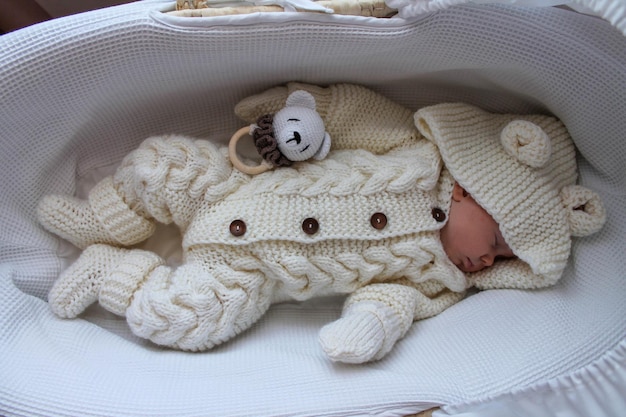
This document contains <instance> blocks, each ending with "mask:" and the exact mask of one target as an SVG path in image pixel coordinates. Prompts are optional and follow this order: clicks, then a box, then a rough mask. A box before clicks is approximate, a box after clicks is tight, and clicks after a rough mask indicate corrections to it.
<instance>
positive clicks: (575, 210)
mask: <svg viewBox="0 0 626 417" xmlns="http://www.w3.org/2000/svg"><path fill="white" fill-rule="evenodd" d="M561 201H563V205H564V206H565V208H566V210H567V213H568V222H569V227H570V232H571V234H572V236H587V235H590V234H592V233H595V232H597V231H598V230H600V229H601V228H602V226H603V225H604V222H605V220H606V212H605V210H604V206H603V205H602V200H600V196H598V194H596V193H595V192H593V191H591V190H590V189H588V188H585V187H583V186H580V185H569V186H566V187H563V189H562V190H561Z"/></svg>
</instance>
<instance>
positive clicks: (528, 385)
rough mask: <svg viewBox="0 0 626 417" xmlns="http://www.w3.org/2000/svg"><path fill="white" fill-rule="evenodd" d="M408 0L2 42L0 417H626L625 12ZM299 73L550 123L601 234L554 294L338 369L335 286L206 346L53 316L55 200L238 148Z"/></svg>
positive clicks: (63, 31) (449, 324) (427, 329)
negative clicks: (164, 158)
mask: <svg viewBox="0 0 626 417" xmlns="http://www.w3.org/2000/svg"><path fill="white" fill-rule="evenodd" d="M390 3H391V1H390ZM448 3H455V2H454V1H450V2H448ZM395 4H397V5H398V8H399V9H400V14H399V15H398V16H396V17H394V18H390V19H377V18H370V17H360V16H345V15H334V14H323V13H288V12H285V13H264V14H259V13H253V14H245V15H238V16H221V17H180V16H173V15H171V14H166V13H165V12H166V11H169V10H173V8H174V3H173V2H172V1H160V0H154V1H141V2H137V3H131V4H127V5H124V6H119V7H114V8H109V9H104V10H99V11H93V12H88V13H85V14H81V15H76V16H70V17H67V18H62V19H58V20H53V21H49V22H46V23H43V24H39V25H35V26H32V27H29V28H26V29H22V30H19V31H17V32H13V33H10V34H7V35H4V36H2V37H0V106H1V111H0V140H1V141H2V142H1V143H2V152H1V154H0V170H1V172H2V177H3V178H4V180H3V185H2V199H0V225H1V226H0V227H1V231H2V234H1V238H0V414H1V415H4V416H46V417H49V416H116V417H120V416H357V415H366V416H404V415H407V414H411V413H416V412H419V411H421V410H425V409H428V408H431V407H439V410H438V411H436V412H435V413H434V415H435V416H444V415H445V416H457V417H461V416H463V417H478V416H480V417H491V416H499V417H507V416H533V417H541V416H557V415H558V416H581V417H582V416H585V417H590V416H607V417H609V416H611V417H612V416H620V415H621V416H624V415H626V399H625V394H624V393H625V392H626V338H625V335H626V221H624V218H623V217H624V216H626V164H625V162H626V133H625V132H626V37H625V36H624V32H626V4H625V3H624V1H623V0H614V1H600V0H598V1H593V0H592V1H589V2H588V4H587V5H588V6H589V8H590V9H593V10H595V11H596V12H598V13H599V14H600V15H601V16H602V17H604V19H603V18H602V17H598V16H591V15H588V14H581V13H579V12H574V11H571V10H569V9H563V8H555V7H541V8H540V7H521V6H517V5H514V6H511V5H509V6H506V5H494V4H490V5H485V4H461V5H456V6H451V7H449V8H444V9H441V10H438V11H432V12H426V13H421V14H420V13H418V12H419V10H417V8H415V7H414V6H415V4H417V3H416V1H415V0H406V1H399V0H398V1H397V3H395ZM609 21H610V22H611V23H609ZM293 80H297V81H304V82H309V83H314V84H328V83H334V82H351V83H358V84H363V85H366V86H369V87H371V88H373V89H374V90H376V91H378V92H381V93H383V94H385V95H386V96H388V97H389V98H391V99H393V100H395V101H398V102H400V103H402V104H403V105H405V106H408V107H410V108H412V109H417V108H419V107H421V106H424V105H428V104H434V103H438V102H442V101H451V100H455V101H466V102H469V103H473V104H476V105H479V106H481V107H483V108H485V109H486V110H489V111H494V112H517V113H530V112H542V113H552V114H554V115H556V116H557V117H559V118H560V119H562V120H563V122H564V123H565V124H566V125H567V127H568V128H569V130H570V132H571V134H572V136H573V138H574V140H575V142H576V145H577V147H578V149H579V151H580V156H581V158H580V170H581V178H580V182H581V183H583V184H585V185H587V186H589V187H591V188H593V189H595V190H596V191H598V193H599V194H600V195H601V196H602V198H603V199H604V202H605V205H606V208H607V212H608V220H607V224H606V226H605V227H604V229H603V230H602V231H601V232H600V233H598V234H596V235H593V236H591V237H587V238H583V239H580V240H575V243H574V247H573V254H572V258H571V261H570V263H569V266H568V267H567V269H566V273H565V275H564V277H563V278H562V279H561V281H560V282H559V283H558V285H556V286H555V287H552V288H549V289H546V290H542V291H513V290H495V291H485V292H481V293H478V294H475V295H472V296H470V297H469V298H467V299H466V300H464V301H462V302H461V303H459V304H457V305H455V306H453V307H452V308H450V309H449V310H447V311H445V312H444V313H443V314H441V315H439V316H437V317H434V318H432V319H428V320H424V321H420V322H417V323H415V324H414V325H413V327H412V328H411V330H410V331H409V333H408V335H407V336H406V338H405V339H403V340H402V341H400V342H399V343H398V344H397V346H396V348H395V349H394V350H393V351H392V352H391V353H390V354H389V355H388V356H387V357H386V358H385V359H383V360H381V361H379V362H374V363H370V364H365V365H358V366H348V365H341V364H334V363H331V362H330V361H329V360H327V359H326V358H325V356H324V354H323V352H322V351H321V348H320V347H319V345H318V342H317V333H318V331H319V329H320V328H321V327H322V326H323V325H324V324H325V323H327V322H329V321H331V320H333V319H335V318H336V317H337V316H338V314H339V313H340V309H341V303H342V301H343V300H342V299H341V298H340V297H331V298H321V299H315V300H311V301H308V302H303V303H284V304H278V305H275V306H273V307H272V308H271V309H270V311H269V313H268V314H267V315H266V316H265V317H264V318H263V319H262V320H261V321H260V322H259V323H257V324H256V325H255V326H254V327H253V328H252V329H250V330H249V331H247V332H245V333H244V334H242V335H241V336H239V337H237V338H236V339H234V340H232V341H230V342H228V343H226V344H224V345H223V346H221V347H219V348H217V349H215V350H212V351H209V352H205V353H195V354H194V353H184V352H177V351H172V350H167V349H161V348H158V347H156V346H155V345H152V344H150V343H148V342H145V341H140V340H138V339H136V338H135V337H134V336H133V335H132V334H131V333H130V332H129V330H128V329H127V326H126V322H125V321H124V319H121V318H118V317H115V316H113V315H111V314H109V313H106V312H104V310H102V309H100V308H98V307H92V308H90V309H89V310H88V311H87V312H86V314H85V315H83V316H81V318H80V319H75V320H62V319H59V318H57V317H55V316H54V315H53V314H52V313H51V312H50V310H49V308H48V305H47V303H46V296H47V292H48V290H49V289H50V287H51V285H52V283H53V282H54V280H55V278H56V277H57V276H58V274H59V272H60V271H61V270H63V268H65V267H67V265H68V264H69V262H71V261H72V260H73V259H75V258H76V256H77V255H78V251H77V249H75V248H74V247H72V246H71V245H70V244H68V243H66V242H64V241H61V240H59V239H57V238H56V237H54V236H52V235H51V234H49V233H47V232H45V231H44V230H43V229H42V228H40V227H39V226H38V224H37V222H36V220H35V206H36V203H37V202H38V200H39V199H40V198H41V197H42V196H43V195H45V194H49V193H63V194H78V195H82V196H84V193H85V192H86V190H88V189H89V187H90V186H91V185H93V184H94V183H95V182H96V181H97V180H99V179H100V178H102V177H103V176H104V175H106V174H107V173H109V172H111V171H112V170H113V169H114V168H115V165H116V163H118V162H119V161H120V160H121V158H122V157H123V156H124V155H125V154H126V153H128V152H129V151H130V150H132V149H133V148H135V147H136V146H137V145H138V144H139V143H140V142H141V141H142V140H143V139H144V138H146V137H148V136H150V135H153V134H163V133H172V132H175V133H181V134H187V135H193V136H198V137H205V138H208V139H210V140H214V141H222V142H225V141H226V140H228V138H230V136H231V135H232V134H233V133H234V132H235V131H236V130H237V129H238V128H239V127H241V126H242V122H241V121H239V120H237V118H236V117H235V115H234V113H233V108H234V105H235V103H237V102H238V101H239V100H241V99H242V98H244V97H246V96H249V95H252V94H256V93H259V92H261V91H263V90H265V89H267V88H269V87H272V86H275V85H279V84H283V83H285V82H288V81H293ZM177 239H178V236H177V233H176V231H175V230H173V229H168V228H164V229H162V230H160V231H159V232H158V233H157V235H156V236H155V237H153V238H152V239H151V241H149V242H148V243H147V244H146V245H148V246H150V245H152V246H153V247H155V248H159V250H160V251H161V253H162V254H163V255H164V256H166V257H168V259H169V260H170V261H171V262H172V263H176V262H177V261H178V258H177V257H178V256H179V249H178V245H179V243H178V240H177Z"/></svg>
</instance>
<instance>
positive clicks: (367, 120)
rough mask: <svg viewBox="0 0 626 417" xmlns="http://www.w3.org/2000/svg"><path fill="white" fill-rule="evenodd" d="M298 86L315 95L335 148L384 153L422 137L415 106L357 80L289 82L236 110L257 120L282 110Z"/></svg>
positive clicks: (250, 100)
mask: <svg viewBox="0 0 626 417" xmlns="http://www.w3.org/2000/svg"><path fill="white" fill-rule="evenodd" d="M295 90H306V91H308V92H309V93H311V94H312V95H313V97H315V102H316V106H317V108H316V110H317V112H318V113H319V114H320V116H321V117H322V119H323V120H324V124H325V127H326V131H327V132H328V133H329V134H330V137H331V139H332V147H333V149H366V150H369V151H370V152H373V153H377V154H383V153H386V152H388V151H389V150H391V149H394V148H397V147H400V146H404V145H407V144H410V143H412V142H415V141H416V140H421V139H422V136H421V135H420V133H419V132H418V131H417V129H416V127H415V124H414V121H413V112H412V111H411V110H409V109H407V108H405V107H402V106H400V105H399V104H397V103H394V102H393V101H391V100H389V99H387V98H386V97H384V96H382V95H380V94H378V93H376V92H374V91H372V90H369V89H367V88H365V87H362V86H358V85H353V84H334V85H331V86H329V87H318V86H314V85H310V84H303V83H289V84H287V85H286V86H283V87H275V88H272V89H270V90H267V91H265V92H263V93H261V94H258V95H255V96H252V97H248V98H246V99H244V100H242V101H241V102H240V103H239V104H237V106H236V107H235V113H236V114H237V115H238V116H239V117H240V118H241V119H243V120H244V121H246V122H247V123H255V122H256V120H257V119H258V118H259V117H260V116H262V115H264V114H267V113H275V112H276V111H278V110H280V109H281V108H282V107H283V106H284V105H285V101H286V100H287V96H288V95H289V94H290V93H291V92H293V91H295Z"/></svg>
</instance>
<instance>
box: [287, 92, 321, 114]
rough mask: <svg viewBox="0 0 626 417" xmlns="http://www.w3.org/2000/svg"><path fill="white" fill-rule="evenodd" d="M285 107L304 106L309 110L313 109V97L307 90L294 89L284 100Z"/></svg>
mask: <svg viewBox="0 0 626 417" xmlns="http://www.w3.org/2000/svg"><path fill="white" fill-rule="evenodd" d="M286 105H287V107H291V106H296V107H306V108H308V109H311V110H315V97H313V95H312V94H311V93H309V92H307V91H304V90H296V91H294V92H293V93H291V94H289V97H287V102H286Z"/></svg>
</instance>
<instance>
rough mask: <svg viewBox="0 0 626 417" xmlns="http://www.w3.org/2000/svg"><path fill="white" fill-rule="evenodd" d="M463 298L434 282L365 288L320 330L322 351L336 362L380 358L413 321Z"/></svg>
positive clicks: (391, 284) (353, 295) (359, 361)
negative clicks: (336, 317)
mask: <svg viewBox="0 0 626 417" xmlns="http://www.w3.org/2000/svg"><path fill="white" fill-rule="evenodd" d="M418 288H419V289H421V290H422V291H420V290H418ZM463 296H464V293H455V292H452V291H450V290H447V289H445V287H443V286H442V285H441V284H439V283H436V282H427V283H424V284H412V283H410V282H408V281H405V282H403V283H381V284H371V285H367V286H365V287H363V288H361V289H359V290H357V291H355V292H354V293H353V294H352V295H350V296H349V297H348V299H347V300H346V303H345V305H344V309H343V314H342V317H341V318H340V319H339V320H337V321H334V322H332V323H330V324H328V325H326V326H324V327H323V328H322V330H321V332H320V342H321V344H322V348H323V349H324V351H325V352H326V354H327V355H328V356H329V357H330V358H331V359H332V360H334V361H339V362H347V363H363V362H367V361H370V360H377V359H381V358H382V357H383V356H385V355H386V354H387V353H388V352H389V351H390V350H391V348H392V347H393V346H394V344H395V343H396V342H397V341H398V340H399V339H400V338H402V337H403V336H404V335H405V334H406V332H407V331H408V329H409V328H410V326H411V323H413V321H414V320H418V319H422V318H426V317H430V316H434V315H436V314H438V313H440V312H441V311H443V310H445V309H446V308H448V307H449V306H451V305H452V304H454V303H456V302H458V301H459V300H461V299H462V298H463Z"/></svg>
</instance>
